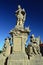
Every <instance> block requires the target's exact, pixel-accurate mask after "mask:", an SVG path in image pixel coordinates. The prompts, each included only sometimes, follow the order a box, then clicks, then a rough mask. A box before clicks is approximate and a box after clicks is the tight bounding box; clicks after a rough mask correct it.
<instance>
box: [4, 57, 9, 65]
mask: <svg viewBox="0 0 43 65" xmlns="http://www.w3.org/2000/svg"><path fill="white" fill-rule="evenodd" d="M7 61H8V57H7V58H6V61H5V63H4V65H7Z"/></svg>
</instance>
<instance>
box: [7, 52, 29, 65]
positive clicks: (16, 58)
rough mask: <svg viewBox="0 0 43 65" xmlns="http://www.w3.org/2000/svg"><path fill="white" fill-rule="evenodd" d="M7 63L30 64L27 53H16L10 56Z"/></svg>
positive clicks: (8, 64)
mask: <svg viewBox="0 0 43 65" xmlns="http://www.w3.org/2000/svg"><path fill="white" fill-rule="evenodd" d="M7 65H28V58H27V55H26V54H24V53H19V52H17V53H14V54H11V55H10V56H9V57H8V63H7Z"/></svg>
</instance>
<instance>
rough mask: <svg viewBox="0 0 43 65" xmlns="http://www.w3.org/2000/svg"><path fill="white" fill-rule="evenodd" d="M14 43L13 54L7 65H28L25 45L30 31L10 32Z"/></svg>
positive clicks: (18, 30)
mask: <svg viewBox="0 0 43 65" xmlns="http://www.w3.org/2000/svg"><path fill="white" fill-rule="evenodd" d="M10 34H11V36H12V42H13V50H12V54H11V55H10V56H9V57H8V62H7V65H28V56H27V55H26V53H25V43H26V40H27V38H28V34H29V31H27V30H26V29H24V28H22V29H20V28H19V29H18V28H15V29H13V30H12V31H11V32H10Z"/></svg>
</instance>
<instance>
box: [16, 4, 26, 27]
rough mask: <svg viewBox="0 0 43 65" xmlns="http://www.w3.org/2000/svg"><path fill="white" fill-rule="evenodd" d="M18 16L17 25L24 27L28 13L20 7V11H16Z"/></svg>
mask: <svg viewBox="0 0 43 65" xmlns="http://www.w3.org/2000/svg"><path fill="white" fill-rule="evenodd" d="M16 16H17V25H21V26H23V25H24V21H25V19H26V12H25V10H24V9H22V8H21V6H20V5H18V10H17V11H16Z"/></svg>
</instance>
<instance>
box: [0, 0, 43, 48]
mask: <svg viewBox="0 0 43 65" xmlns="http://www.w3.org/2000/svg"><path fill="white" fill-rule="evenodd" d="M18 5H21V7H22V8H24V9H25V10H26V13H27V17H26V21H25V26H29V27H30V29H31V32H30V35H31V34H34V35H35V37H37V36H40V38H41V40H42V42H43V0H0V49H2V47H3V45H4V39H5V38H6V37H8V36H10V35H9V32H10V30H11V29H12V28H14V27H15V25H16V16H15V11H16V10H17V6H18ZM30 35H29V37H30ZM28 40H29V38H28Z"/></svg>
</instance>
